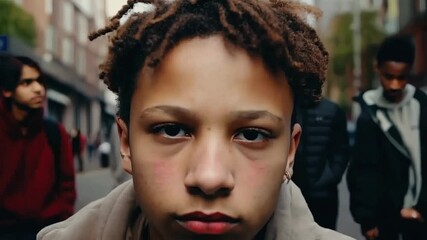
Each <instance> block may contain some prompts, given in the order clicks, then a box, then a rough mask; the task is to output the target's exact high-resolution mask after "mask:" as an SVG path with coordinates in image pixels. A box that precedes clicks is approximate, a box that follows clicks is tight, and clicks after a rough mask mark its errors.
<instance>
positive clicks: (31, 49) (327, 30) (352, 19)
mask: <svg viewBox="0 0 427 240" xmlns="http://www.w3.org/2000/svg"><path fill="white" fill-rule="evenodd" d="M301 1H302V2H305V3H307V4H310V5H315V6H317V7H318V8H320V9H321V10H322V11H323V17H322V18H320V19H318V20H316V19H314V18H313V17H311V16H308V20H309V21H310V23H311V24H312V26H313V27H314V28H316V29H317V31H318V33H319V35H320V36H321V38H322V39H323V42H324V43H325V45H326V47H327V49H328V51H329V53H330V65H329V69H328V77H327V84H326V86H325V88H324V95H325V96H326V97H328V98H330V99H331V100H333V101H334V102H337V103H338V104H339V105H340V106H342V107H343V108H344V109H345V111H346V113H347V116H348V120H349V124H348V127H349V130H350V131H352V129H353V127H354V123H353V122H354V121H353V120H354V119H355V117H356V116H357V114H358V109H357V108H356V107H355V106H354V105H353V104H352V97H353V96H355V95H356V94H357V93H358V92H360V91H364V90H367V89H371V88H374V87H376V86H378V84H379V83H378V80H377V77H376V74H375V72H374V70H373V64H374V57H375V54H376V49H377V47H378V44H379V43H380V42H381V40H382V39H383V38H384V37H385V36H388V35H391V34H395V33H404V34H409V35H411V36H412V38H413V41H414V43H415V44H416V49H417V51H416V60H415V65H414V69H413V70H412V75H411V78H410V82H411V83H412V84H413V85H415V86H417V87H419V88H422V89H424V90H427V87H426V86H427V79H426V76H427V62H426V61H427V12H426V8H427V0H301ZM125 3H126V1H125V0H90V1H88V0H0V51H3V52H9V53H11V54H14V55H25V56H29V57H31V58H33V59H35V60H37V61H38V62H39V63H40V65H41V67H42V69H43V70H44V71H45V73H46V76H47V86H48V88H49V89H48V93H47V96H48V101H47V108H46V109H47V112H46V114H47V115H48V117H50V118H53V119H55V120H57V121H59V122H61V123H62V124H64V126H65V128H66V129H67V130H68V131H71V129H80V130H81V133H82V135H83V136H84V137H85V139H86V142H87V143H88V146H90V145H92V146H93V145H94V143H95V142H98V144H99V143H100V142H103V141H106V140H107V141H108V138H109V134H110V132H109V130H110V129H111V124H113V123H114V116H115V112H116V104H115V96H114V95H113V94H112V93H111V92H109V91H108V90H107V89H106V88H105V86H104V84H103V83H102V82H101V81H99V80H98V65H99V64H100V63H101V62H102V59H104V57H105V55H106V53H107V38H106V37H102V38H100V39H98V40H97V41H95V42H89V41H88V38H87V36H88V33H89V32H92V31H95V30H97V29H99V28H101V27H103V26H105V24H106V22H107V21H108V18H109V17H111V16H112V15H114V14H115V13H116V12H117V11H118V9H120V7H121V6H122V5H123V4H125ZM112 147H114V146H112ZM84 154H85V155H84V159H85V161H87V162H91V161H92V160H91V159H92V158H97V157H96V154H95V155H92V154H91V151H85V152H84ZM92 162H96V161H92ZM107 165H108V164H107ZM93 166H97V167H99V162H97V163H96V164H93ZM93 168H94V169H96V167H93ZM86 169H88V170H90V166H89V167H88V168H86ZM78 184H79V186H78V190H79V199H78V203H77V205H78V206H77V208H80V207H81V206H84V205H85V204H86V203H87V202H89V201H91V200H93V199H96V198H98V197H100V196H103V195H104V194H105V193H107V192H108V191H109V190H111V187H112V185H113V184H114V183H113V181H112V180H111V178H110V176H109V173H108V172H99V171H98V172H94V173H92V174H87V172H85V173H81V174H80V175H79V176H78ZM342 190H343V191H341V195H342V196H340V202H341V203H342V204H341V205H340V209H342V211H341V210H340V216H339V224H338V230H340V231H341V232H344V233H347V234H349V235H351V236H353V237H356V238H358V239H362V238H361V237H360V233H359V227H358V226H357V225H355V224H354V222H352V219H351V216H350V214H349V211H348V193H347V192H346V191H347V190H346V187H345V183H342Z"/></svg>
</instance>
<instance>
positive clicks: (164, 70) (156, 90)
mask: <svg viewBox="0 0 427 240" xmlns="http://www.w3.org/2000/svg"><path fill="white" fill-rule="evenodd" d="M170 104H173V105H180V106H182V107H185V108H189V109H195V110H194V111H198V112H199V113H200V112H209V111H211V110H212V111H211V112H214V111H216V114H223V113H225V112H230V111H235V110H237V108H238V110H242V111H245V110H256V111H269V112H272V113H274V114H276V115H278V116H280V117H283V118H285V119H286V118H287V117H288V116H287V115H289V113H291V112H292V109H293V95H292V91H291V88H290V86H289V84H288V82H287V80H286V77H285V74H284V73H283V72H278V73H274V72H272V71H270V70H269V68H267V67H266V65H265V64H264V62H263V60H262V58H260V57H256V56H252V55H250V54H249V53H248V52H247V51H246V50H244V49H242V48H239V47H236V46H233V45H231V44H229V43H226V42H225V41H224V40H223V38H222V37H220V36H211V37H207V38H193V39H191V40H185V41H182V42H180V43H179V44H178V45H177V46H175V47H174V48H172V49H171V50H170V51H169V52H168V53H167V54H166V55H165V57H164V58H163V59H162V61H161V62H160V64H159V66H157V67H156V68H154V69H150V68H144V70H143V71H142V73H141V74H140V76H139V79H138V81H137V86H136V89H135V94H134V96H133V99H132V104H131V105H132V107H131V112H135V111H134V110H135V109H138V110H137V112H139V111H141V110H143V109H145V108H150V107H153V106H155V105H170ZM208 108H211V109H208ZM203 114H205V113H203ZM131 115H132V114H131Z"/></svg>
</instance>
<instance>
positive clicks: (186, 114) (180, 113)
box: [139, 105, 194, 119]
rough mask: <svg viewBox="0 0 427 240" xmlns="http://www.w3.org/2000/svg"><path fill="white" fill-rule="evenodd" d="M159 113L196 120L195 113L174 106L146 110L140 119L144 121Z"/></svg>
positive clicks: (161, 106)
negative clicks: (149, 116)
mask: <svg viewBox="0 0 427 240" xmlns="http://www.w3.org/2000/svg"><path fill="white" fill-rule="evenodd" d="M158 112H163V113H166V114H168V115H171V116H176V117H179V118H186V119H189V118H194V113H192V112H191V111H190V110H188V109H186V108H183V107H179V106H172V105H159V106H155V107H150V108H147V109H144V110H143V111H142V112H141V114H140V116H139V118H140V119H144V118H146V117H147V116H148V115H151V114H155V113H158Z"/></svg>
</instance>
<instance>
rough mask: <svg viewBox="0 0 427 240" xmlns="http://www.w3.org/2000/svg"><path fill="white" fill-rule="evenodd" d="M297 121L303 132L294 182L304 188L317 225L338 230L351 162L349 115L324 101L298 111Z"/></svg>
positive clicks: (326, 100) (331, 103) (296, 158)
mask: <svg viewBox="0 0 427 240" xmlns="http://www.w3.org/2000/svg"><path fill="white" fill-rule="evenodd" d="M297 121H298V122H299V123H300V124H301V127H302V129H303V132H302V135H301V140H300V144H299V146H298V150H297V153H296V156H295V166H294V177H293V180H294V182H295V183H296V184H297V185H298V186H299V187H300V188H301V192H302V194H303V195H304V197H305V199H306V201H307V204H308V207H309V208H310V211H311V213H312V214H313V217H314V220H315V221H316V223H318V224H319V225H320V226H322V227H326V228H329V229H334V230H335V229H336V223H337V217H338V184H339V182H340V181H341V178H342V176H343V174H344V171H345V169H346V168H347V164H348V160H349V159H348V158H349V156H348V154H349V139H348V133H347V127H346V126H347V119H346V115H345V112H344V111H343V110H342V109H341V108H340V107H339V106H338V105H337V104H335V103H333V102H331V101H330V100H328V99H326V98H322V99H321V100H320V102H319V103H317V104H316V105H314V106H311V107H309V108H300V109H298V114H297Z"/></svg>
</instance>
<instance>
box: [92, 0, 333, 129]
mask: <svg viewBox="0 0 427 240" xmlns="http://www.w3.org/2000/svg"><path fill="white" fill-rule="evenodd" d="M137 2H141V3H149V4H153V5H154V7H155V9H154V10H153V11H148V12H144V13H134V14H133V15H132V16H131V17H130V18H129V19H128V20H127V22H126V23H125V24H123V26H120V18H121V17H122V16H123V15H125V14H126V13H128V12H129V10H130V9H132V8H133V6H134V5H135V3H137ZM307 14H314V15H316V16H318V15H319V11H318V10H317V9H316V8H313V7H310V6H307V5H301V4H299V3H295V2H292V1H281V0H269V1H268V0H174V1H168V0H152V1H149V0H139V1H138V0H136V1H134V0H129V1H128V3H127V5H125V6H123V7H122V9H121V10H120V11H119V12H118V13H117V14H116V15H115V16H114V17H112V19H111V21H110V22H109V24H108V25H107V26H106V27H105V28H102V29H99V30H98V31H96V32H94V33H92V34H90V36H89V39H90V40H93V39H96V38H98V37H99V36H102V35H105V34H107V33H109V32H114V35H113V37H112V38H111V45H110V47H109V53H108V57H107V59H106V60H105V62H104V63H103V64H102V65H101V66H100V69H101V72H100V78H101V79H102V80H103V81H104V82H105V84H106V85H107V86H108V88H109V89H110V90H112V91H113V92H115V93H117V94H118V99H119V116H120V117H122V118H123V119H124V120H125V121H126V122H128V121H129V110H130V99H131V96H132V94H133V89H134V86H135V81H136V78H137V74H138V73H139V72H140V71H141V69H142V68H143V66H148V67H155V66H157V65H158V64H159V62H160V61H161V60H162V58H163V57H164V56H165V54H167V52H168V51H169V50H170V49H171V48H173V47H174V46H176V45H177V44H178V43H179V42H180V41H181V40H183V39H190V38H193V37H207V36H210V35H215V34H220V35H222V36H223V37H224V38H225V39H227V40H228V41H229V42H230V43H232V44H234V45H236V46H239V47H241V48H243V49H246V50H247V51H248V52H249V53H251V54H253V55H255V56H260V57H261V58H263V60H264V62H265V63H266V65H267V66H268V67H269V68H270V69H271V70H272V71H279V70H282V71H284V72H285V75H286V76H287V78H288V81H289V83H290V85H291V87H292V88H293V90H294V95H295V97H296V101H297V102H299V103H302V104H304V105H310V104H312V103H313V102H316V101H318V100H319V99H320V97H321V93H322V86H323V83H324V81H325V73H326V69H327V64H328V53H327V51H326V49H325V48H324V46H323V44H322V43H321V41H320V39H319V37H318V36H317V33H316V31H315V30H314V29H313V28H311V27H310V26H309V25H308V24H307V23H306V22H305V21H304V20H303V18H304V17H305V16H307Z"/></svg>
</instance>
